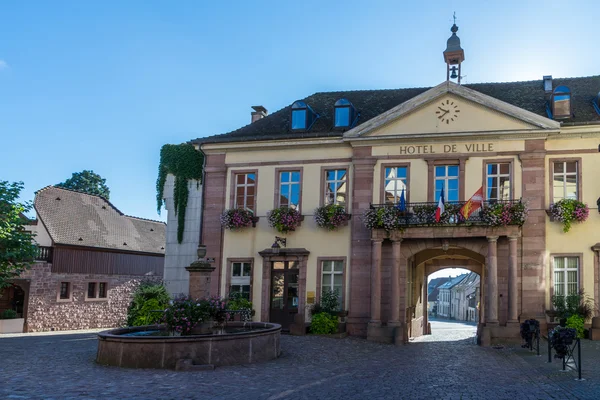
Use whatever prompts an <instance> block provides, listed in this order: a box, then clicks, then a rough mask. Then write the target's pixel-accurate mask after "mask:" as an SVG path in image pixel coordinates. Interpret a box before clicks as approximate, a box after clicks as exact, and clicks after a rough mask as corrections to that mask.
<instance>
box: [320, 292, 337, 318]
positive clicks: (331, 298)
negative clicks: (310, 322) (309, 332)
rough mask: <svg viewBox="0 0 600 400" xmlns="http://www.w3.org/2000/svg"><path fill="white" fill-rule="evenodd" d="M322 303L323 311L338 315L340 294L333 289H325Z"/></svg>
mask: <svg viewBox="0 0 600 400" xmlns="http://www.w3.org/2000/svg"><path fill="white" fill-rule="evenodd" d="M320 303H321V308H322V312H326V313H328V314H330V315H337V313H338V312H339V311H340V296H339V295H338V294H337V292H335V291H333V290H331V289H325V290H324V291H323V294H322V295H321V301H320Z"/></svg>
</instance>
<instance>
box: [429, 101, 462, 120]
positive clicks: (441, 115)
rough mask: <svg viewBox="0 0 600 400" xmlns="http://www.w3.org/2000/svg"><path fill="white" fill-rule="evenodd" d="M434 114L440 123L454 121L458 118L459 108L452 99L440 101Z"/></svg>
mask: <svg viewBox="0 0 600 400" xmlns="http://www.w3.org/2000/svg"><path fill="white" fill-rule="evenodd" d="M435 114H436V116H437V117H438V119H439V120H440V121H441V122H442V123H444V122H445V123H446V124H449V123H450V122H454V121H455V120H456V119H458V116H459V115H460V109H459V108H458V104H456V102H454V101H452V100H446V101H442V102H441V103H440V105H438V107H437V109H436V111H435Z"/></svg>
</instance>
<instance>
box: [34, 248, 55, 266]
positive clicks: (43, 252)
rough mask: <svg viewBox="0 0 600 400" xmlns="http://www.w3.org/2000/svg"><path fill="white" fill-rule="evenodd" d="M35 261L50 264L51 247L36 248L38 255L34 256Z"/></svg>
mask: <svg viewBox="0 0 600 400" xmlns="http://www.w3.org/2000/svg"><path fill="white" fill-rule="evenodd" d="M35 261H43V262H47V263H51V262H52V247H47V246H38V254H37V256H35Z"/></svg>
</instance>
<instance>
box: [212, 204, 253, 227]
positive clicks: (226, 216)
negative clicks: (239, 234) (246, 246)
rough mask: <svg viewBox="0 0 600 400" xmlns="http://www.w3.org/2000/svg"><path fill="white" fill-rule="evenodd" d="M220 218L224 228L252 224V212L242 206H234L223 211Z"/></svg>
mask: <svg viewBox="0 0 600 400" xmlns="http://www.w3.org/2000/svg"><path fill="white" fill-rule="evenodd" d="M220 220H221V226H223V228H225V229H232V230H236V229H243V228H247V227H249V226H252V223H253V220H254V214H253V213H252V211H250V210H246V209H244V208H234V209H230V210H225V211H223V214H221V217H220Z"/></svg>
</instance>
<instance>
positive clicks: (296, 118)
mask: <svg viewBox="0 0 600 400" xmlns="http://www.w3.org/2000/svg"><path fill="white" fill-rule="evenodd" d="M317 118H319V116H318V115H317V114H316V113H315V112H314V111H313V110H312V108H310V106H309V105H308V104H306V103H305V102H303V101H296V102H294V104H292V130H308V129H310V127H311V126H312V124H313V123H314V122H315V121H316V120H317Z"/></svg>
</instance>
